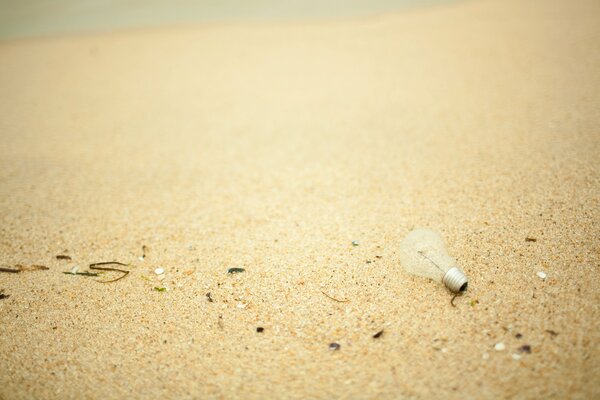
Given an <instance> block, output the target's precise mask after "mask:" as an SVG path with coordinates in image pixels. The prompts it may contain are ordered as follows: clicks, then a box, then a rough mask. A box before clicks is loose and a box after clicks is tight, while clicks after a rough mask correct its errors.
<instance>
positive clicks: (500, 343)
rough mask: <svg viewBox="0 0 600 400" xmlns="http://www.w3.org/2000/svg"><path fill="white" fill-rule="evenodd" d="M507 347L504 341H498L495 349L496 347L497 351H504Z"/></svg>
mask: <svg viewBox="0 0 600 400" xmlns="http://www.w3.org/2000/svg"><path fill="white" fill-rule="evenodd" d="M505 348H506V346H505V345H504V343H502V342H498V343H496V345H495V346H494V349H495V350H496V351H502V350H504V349H505Z"/></svg>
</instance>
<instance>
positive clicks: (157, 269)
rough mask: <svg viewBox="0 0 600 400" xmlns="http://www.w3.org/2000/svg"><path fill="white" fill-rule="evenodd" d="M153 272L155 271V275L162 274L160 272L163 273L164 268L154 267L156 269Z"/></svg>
mask: <svg viewBox="0 0 600 400" xmlns="http://www.w3.org/2000/svg"><path fill="white" fill-rule="evenodd" d="M154 273H155V274H156V275H162V274H164V273H165V270H164V269H162V268H156V269H155V270H154Z"/></svg>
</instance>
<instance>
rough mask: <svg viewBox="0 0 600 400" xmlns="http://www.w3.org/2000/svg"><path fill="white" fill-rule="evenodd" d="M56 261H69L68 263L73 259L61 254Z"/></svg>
mask: <svg viewBox="0 0 600 400" xmlns="http://www.w3.org/2000/svg"><path fill="white" fill-rule="evenodd" d="M56 259H57V260H67V261H71V257H70V256H67V255H65V254H59V255H57V256H56Z"/></svg>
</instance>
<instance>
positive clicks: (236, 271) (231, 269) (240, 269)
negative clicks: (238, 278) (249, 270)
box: [227, 268, 246, 274]
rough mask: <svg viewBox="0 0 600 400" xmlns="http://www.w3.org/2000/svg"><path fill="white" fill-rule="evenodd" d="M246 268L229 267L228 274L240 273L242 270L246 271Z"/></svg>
mask: <svg viewBox="0 0 600 400" xmlns="http://www.w3.org/2000/svg"><path fill="white" fill-rule="evenodd" d="M245 271H246V270H245V269H244V268H229V269H228V270H227V273H228V274H239V273H241V272H245Z"/></svg>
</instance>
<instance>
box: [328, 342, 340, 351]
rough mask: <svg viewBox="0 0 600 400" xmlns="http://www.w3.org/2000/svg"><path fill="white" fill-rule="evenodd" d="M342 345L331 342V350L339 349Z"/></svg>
mask: <svg viewBox="0 0 600 400" xmlns="http://www.w3.org/2000/svg"><path fill="white" fill-rule="evenodd" d="M340 347H342V346H341V345H340V344H338V343H335V342H334V343H329V350H339V349H340Z"/></svg>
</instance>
